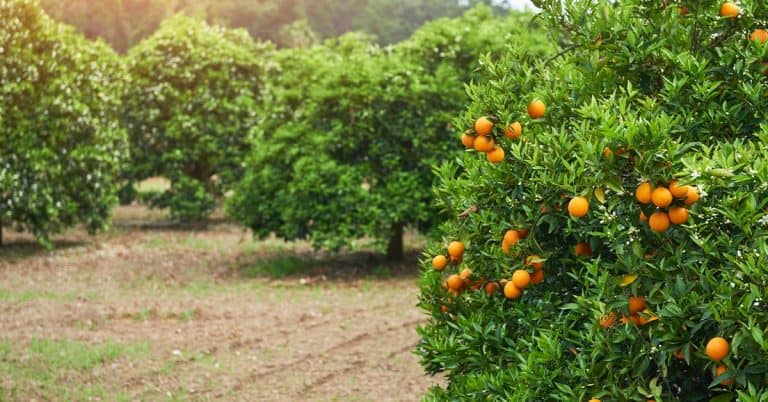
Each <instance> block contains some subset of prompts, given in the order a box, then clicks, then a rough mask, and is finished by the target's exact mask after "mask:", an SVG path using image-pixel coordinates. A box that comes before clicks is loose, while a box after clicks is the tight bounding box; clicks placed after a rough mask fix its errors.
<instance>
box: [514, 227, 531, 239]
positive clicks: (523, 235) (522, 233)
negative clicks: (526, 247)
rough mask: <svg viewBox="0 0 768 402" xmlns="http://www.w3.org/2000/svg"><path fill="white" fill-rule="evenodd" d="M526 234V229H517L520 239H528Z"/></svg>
mask: <svg viewBox="0 0 768 402" xmlns="http://www.w3.org/2000/svg"><path fill="white" fill-rule="evenodd" d="M528 232H529V230H528V229H517V234H519V235H520V238H521V239H525V238H526V237H528Z"/></svg>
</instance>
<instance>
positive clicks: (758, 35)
mask: <svg viewBox="0 0 768 402" xmlns="http://www.w3.org/2000/svg"><path fill="white" fill-rule="evenodd" d="M749 40H751V41H752V42H754V41H756V40H758V41H760V44H763V43H765V42H768V31H766V30H765V29H760V28H758V29H755V30H754V31H752V34H751V35H749Z"/></svg>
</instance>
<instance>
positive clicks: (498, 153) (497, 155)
mask: <svg viewBox="0 0 768 402" xmlns="http://www.w3.org/2000/svg"><path fill="white" fill-rule="evenodd" d="M485 158H486V159H488V162H491V163H494V164H496V163H501V162H503V161H504V149H503V148H502V147H500V146H498V145H497V146H495V147H493V149H492V150H490V151H489V152H487V153H486V154H485Z"/></svg>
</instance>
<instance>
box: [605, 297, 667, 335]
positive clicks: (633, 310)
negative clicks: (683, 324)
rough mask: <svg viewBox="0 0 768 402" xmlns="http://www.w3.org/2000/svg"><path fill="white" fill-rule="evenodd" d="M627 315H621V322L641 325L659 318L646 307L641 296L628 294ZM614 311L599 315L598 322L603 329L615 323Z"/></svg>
mask: <svg viewBox="0 0 768 402" xmlns="http://www.w3.org/2000/svg"><path fill="white" fill-rule="evenodd" d="M628 310H629V316H622V317H621V323H622V324H629V323H632V324H634V325H636V326H638V327H642V326H643V325H645V324H648V323H649V322H652V321H656V320H658V319H659V318H658V317H657V316H656V315H654V314H653V313H652V312H651V311H650V310H648V309H647V308H646V304H645V298H644V297H643V296H630V297H629V302H628ZM616 318H617V316H616V312H615V311H611V312H610V313H608V314H607V315H604V316H602V317H600V319H599V320H598V324H600V326H601V327H602V328H604V329H608V328H610V327H612V326H613V325H614V324H616Z"/></svg>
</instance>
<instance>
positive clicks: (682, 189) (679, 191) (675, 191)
mask: <svg viewBox="0 0 768 402" xmlns="http://www.w3.org/2000/svg"><path fill="white" fill-rule="evenodd" d="M677 183H680V180H672V181H671V182H669V192H670V193H672V195H673V196H674V197H675V198H685V196H687V195H688V186H678V185H677Z"/></svg>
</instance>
